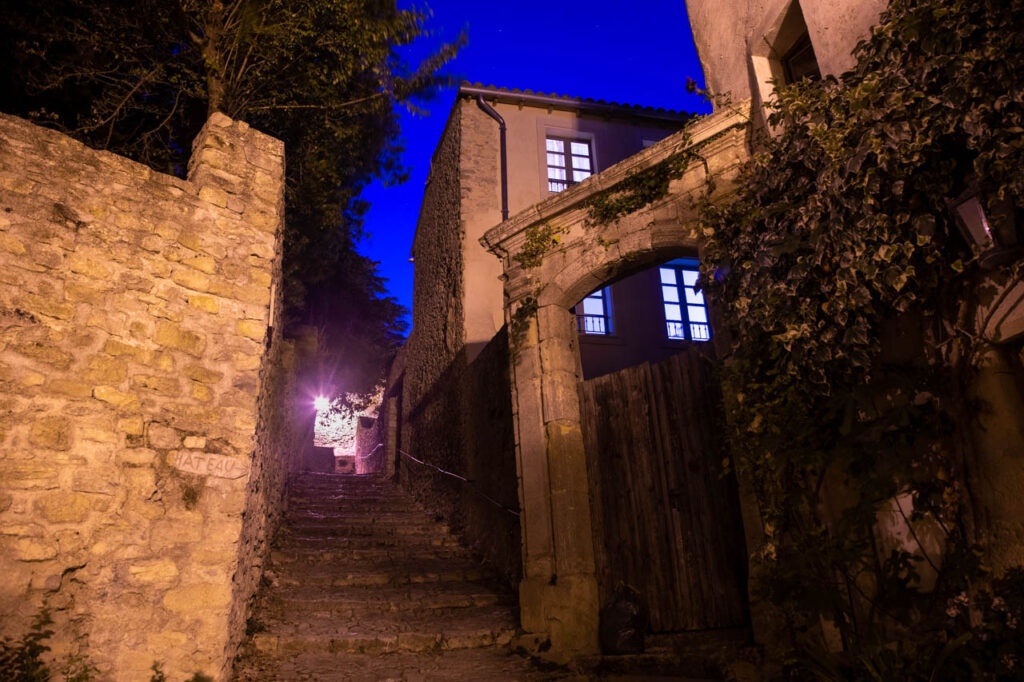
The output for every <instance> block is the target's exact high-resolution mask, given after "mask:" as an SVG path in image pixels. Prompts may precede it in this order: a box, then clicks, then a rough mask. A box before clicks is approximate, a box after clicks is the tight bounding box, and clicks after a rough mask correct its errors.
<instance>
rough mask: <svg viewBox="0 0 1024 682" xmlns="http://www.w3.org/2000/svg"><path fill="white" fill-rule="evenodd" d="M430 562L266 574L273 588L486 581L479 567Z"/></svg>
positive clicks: (269, 571)
mask: <svg viewBox="0 0 1024 682" xmlns="http://www.w3.org/2000/svg"><path fill="white" fill-rule="evenodd" d="M423 563H427V562H414V563H409V564H406V565H402V564H397V563H396V564H393V567H392V568H391V570H387V569H385V570H380V569H376V570H375V569H373V568H366V569H362V570H345V569H344V568H340V567H332V568H329V569H322V570H305V571H282V572H280V573H279V572H277V571H275V570H273V569H271V568H268V569H267V571H266V574H267V576H268V577H269V578H270V580H271V581H272V583H273V584H275V585H282V586H294V585H316V586H320V587H328V586H331V587H373V586H381V587H383V586H385V585H410V584H413V585H417V584H424V583H441V582H456V581H466V582H480V581H482V580H484V579H485V577H486V574H485V572H484V571H483V570H482V569H480V568H477V567H468V566H466V567H460V566H440V567H437V568H433V567H423V566H421V564H423Z"/></svg>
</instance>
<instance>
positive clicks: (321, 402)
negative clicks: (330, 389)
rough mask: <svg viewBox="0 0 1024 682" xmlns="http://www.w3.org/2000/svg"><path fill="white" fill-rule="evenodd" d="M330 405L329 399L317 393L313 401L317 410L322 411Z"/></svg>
mask: <svg viewBox="0 0 1024 682" xmlns="http://www.w3.org/2000/svg"><path fill="white" fill-rule="evenodd" d="M330 406H331V401H330V400H328V399H327V398H325V397H324V396H322V395H318V396H317V397H316V400H314V401H313V407H314V408H316V411H317V412H323V411H324V410H326V409H327V408H328V407H330Z"/></svg>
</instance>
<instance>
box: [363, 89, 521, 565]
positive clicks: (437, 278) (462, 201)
mask: <svg viewBox="0 0 1024 682" xmlns="http://www.w3.org/2000/svg"><path fill="white" fill-rule="evenodd" d="M470 106H472V107H475V106H476V105H475V104H472V103H469V102H462V103H461V104H459V103H457V104H456V106H455V108H454V109H453V111H452V116H451V118H450V119H449V121H448V125H447V127H446V129H445V132H444V134H443V135H442V138H441V142H440V144H439V145H438V148H437V151H436V152H435V153H434V158H433V162H432V164H431V171H430V179H429V181H428V184H427V188H426V191H425V192H424V198H423V206H422V209H421V212H420V221H419V224H418V226H417V231H416V238H415V243H414V245H413V253H414V254H415V257H416V275H415V295H414V298H413V320H414V324H413V329H412V333H411V334H410V336H409V340H408V341H407V342H406V344H405V347H404V348H403V351H402V354H401V357H400V358H399V359H398V360H396V362H395V364H394V365H393V367H392V372H391V377H390V383H389V386H388V389H387V391H386V396H388V397H386V399H385V401H384V404H383V405H382V408H381V413H380V416H379V418H378V424H380V427H381V428H380V431H381V434H382V437H384V438H386V439H390V442H389V443H387V444H386V445H385V447H384V448H382V455H383V456H384V459H385V461H384V462H383V464H384V466H385V468H390V467H391V464H390V462H391V461H395V460H396V459H397V460H398V461H399V462H400V464H399V471H398V474H399V480H400V481H401V482H402V484H403V485H405V486H407V487H408V488H409V489H410V490H412V491H413V492H414V494H415V495H416V496H417V497H418V498H419V499H420V500H421V501H422V502H423V503H424V504H426V505H428V506H429V507H430V508H431V509H433V510H434V511H436V512H438V513H440V514H441V515H443V516H444V517H445V519H446V520H447V522H448V523H449V524H450V525H451V526H452V528H453V529H455V530H456V531H457V532H460V533H461V534H462V535H463V538H464V539H465V540H466V541H467V542H468V543H469V544H471V545H474V546H476V547H477V548H478V549H479V550H481V552H482V553H484V554H485V555H486V556H487V557H488V558H490V559H491V560H492V561H493V562H494V563H495V564H496V565H498V566H499V569H500V570H501V571H502V572H503V573H506V574H514V575H518V566H519V536H518V534H517V531H518V519H517V518H516V517H515V516H513V515H511V514H509V513H508V512H506V511H504V510H501V509H498V510H497V513H496V512H495V510H494V509H495V508H493V507H491V506H490V505H489V504H488V503H486V502H481V499H482V498H479V497H478V496H476V495H474V494H473V493H472V492H470V490H468V489H467V488H466V484H464V483H461V482H459V481H457V480H456V479H454V478H450V477H447V476H443V475H440V474H438V473H437V472H436V471H434V470H433V469H429V468H427V467H423V466H422V465H419V464H415V463H413V462H410V461H409V460H408V459H405V458H402V457H401V456H400V455H398V453H397V448H398V446H399V444H398V441H400V444H401V448H402V449H403V450H405V451H406V452H409V453H410V454H412V455H414V456H416V457H418V458H420V459H423V460H425V461H427V462H430V463H431V464H434V465H436V466H439V467H441V468H443V469H446V470H448V471H453V472H457V473H459V474H462V475H468V476H471V477H473V478H476V479H479V480H478V481H476V484H478V485H479V486H481V489H485V490H487V491H489V492H488V493H487V494H489V495H491V496H492V497H497V498H500V499H502V500H504V501H505V503H507V504H510V505H512V506H515V503H516V493H515V491H516V481H515V464H514V459H513V457H512V450H511V446H510V445H509V447H507V448H504V446H503V443H507V444H511V440H512V439H511V407H510V400H509V392H508V391H509V389H508V380H507V375H508V370H507V363H508V360H507V357H505V355H507V349H508V345H507V342H504V343H503V345H501V346H500V348H499V349H498V350H494V349H491V350H490V352H486V351H485V355H486V357H483V356H481V357H482V358H483V359H482V360H481V358H477V360H480V362H473V363H471V364H470V363H468V362H467V352H466V331H465V330H466V312H465V311H466V308H465V306H466V300H467V288H468V287H470V286H483V285H482V284H479V283H478V282H475V281H474V282H473V283H472V284H470V280H468V279H467V277H468V275H467V258H468V256H467V255H466V251H467V249H466V246H465V245H466V244H467V243H468V242H467V234H466V230H467V229H468V227H467V223H466V214H465V208H464V207H465V206H466V204H467V202H470V203H471V199H472V197H471V196H470V195H471V194H472V192H471V188H472V187H477V188H478V189H479V187H478V185H479V181H480V180H481V177H482V176H479V175H473V174H471V175H465V173H467V172H470V171H467V166H474V163H472V159H470V161H469V162H467V158H468V157H467V149H466V147H467V143H466V141H465V139H464V137H463V135H464V133H465V132H466V129H465V128H464V127H463V126H464V125H465V124H466V122H467V119H466V117H465V116H464V115H463V113H464V112H463V110H464V109H467V108H468V107H470ZM481 114H482V112H481ZM488 124H490V126H488ZM473 131H475V132H473V134H474V135H476V134H478V133H480V132H481V131H486V132H487V133H489V134H491V136H492V137H494V139H496V134H497V133H496V128H495V127H493V121H491V120H490V119H486V121H475V123H474V128H473ZM485 147H486V149H487V150H489V151H479V154H483V155H491V156H495V158H496V151H495V150H496V147H493V146H487V145H483V146H481V149H484V148H485ZM476 165H479V164H476ZM488 168H489V170H488V171H487V172H489V173H490V174H491V176H493V178H494V179H496V177H497V175H496V170H495V168H496V166H495V164H493V163H491V164H489V165H488ZM478 172H482V171H479V169H478V170H477V171H472V173H478ZM488 177H490V176H488ZM492 189H493V187H492ZM495 192H496V190H495ZM495 192H491V193H492V194H494V193H495ZM497 216H498V217H500V212H499V213H498V214H497ZM472 245H473V246H474V247H476V248H477V250H479V251H481V252H482V251H483V250H482V249H481V248H480V247H479V244H478V243H477V242H476V241H475V240H473V242H472ZM489 257H490V256H489ZM490 258H491V259H492V260H496V259H493V257H490ZM491 284H492V285H494V288H496V289H498V290H499V293H500V283H498V282H497V280H494V282H492V283H491ZM499 326H500V325H499ZM492 333H493V332H492ZM479 345H480V348H477V349H476V352H477V353H479V352H481V348H483V346H484V345H485V344H483V343H482V344H479ZM488 348H490V346H488ZM479 384H486V386H485V388H486V392H484V393H481V394H477V393H475V392H471V389H472V388H473V387H474V386H476V385H479ZM396 391H401V397H400V399H399V397H398V396H397V395H396ZM504 406H508V407H507V409H505V407H504ZM399 410H400V412H401V414H400V415H398V414H395V411H399ZM495 415H497V416H495ZM503 418H504V419H505V421H504V422H503V421H502V419H503ZM491 419H493V420H496V421H497V422H499V424H500V425H504V427H505V428H506V429H507V433H506V432H504V431H502V430H501V428H500V426H499V427H495V428H490V426H489V421H488V420H491ZM398 429H401V435H400V436H399V435H398V432H397V430H398ZM489 434H493V436H492V435H489ZM506 435H507V438H505V440H503V437H504V436H506ZM369 447H372V446H371V445H370V444H369V443H367V444H366V448H369ZM503 448H504V449H503ZM364 450H365V448H364ZM481 504H483V505H484V506H485V507H489V508H487V509H483V508H482V507H481V508H479V509H478V506H479V505H481ZM477 512H480V513H479V514H478V513H477ZM495 518H498V519H499V522H498V523H491V521H492V520H494V519H495ZM510 522H511V523H510ZM513 582H514V579H513Z"/></svg>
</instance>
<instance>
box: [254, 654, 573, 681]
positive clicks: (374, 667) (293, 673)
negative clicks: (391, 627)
mask: <svg viewBox="0 0 1024 682" xmlns="http://www.w3.org/2000/svg"><path fill="white" fill-rule="evenodd" d="M566 677H567V673H565V672H564V671H559V670H550V671H541V670H537V669H536V668H534V667H533V666H532V665H531V664H530V661H529V660H528V659H526V658H524V657H522V656H518V655H516V654H513V653H511V652H509V651H508V649H507V648H502V647H488V648H483V649H459V650H435V651H430V652H418V653H413V652H397V653H389V654H384V655H377V654H348V655H343V654H331V653H325V652H310V653H301V654H295V655H292V656H286V657H283V658H280V659H278V658H271V659H269V660H268V659H267V658H265V657H262V656H259V655H254V656H253V657H252V658H251V659H249V660H247V661H245V663H244V664H243V665H241V666H239V668H238V669H237V677H236V679H237V680H238V682H266V681H267V680H282V681H283V680H311V681H312V680H316V681H317V682H379V681H380V680H410V681H411V680H425V681H427V680H428V681H429V682H466V681H467V680H474V681H481V682H483V681H486V682H548V681H551V680H561V679H565V678H566Z"/></svg>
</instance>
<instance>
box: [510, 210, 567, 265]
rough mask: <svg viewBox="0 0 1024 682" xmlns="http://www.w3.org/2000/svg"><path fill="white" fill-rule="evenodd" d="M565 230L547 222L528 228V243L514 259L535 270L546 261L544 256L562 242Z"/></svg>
mask: <svg viewBox="0 0 1024 682" xmlns="http://www.w3.org/2000/svg"><path fill="white" fill-rule="evenodd" d="M566 232H568V230H566V229H565V228H559V227H554V226H553V225H551V224H550V223H548V222H547V221H542V222H541V223H538V224H536V225H531V226H530V227H528V228H526V231H525V233H526V242H525V243H524V244H523V248H522V249H520V250H519V253H517V254H516V255H515V256H514V258H515V259H516V261H517V262H518V263H519V265H521V266H522V267H524V268H535V267H537V266H538V265H540V264H541V262H543V260H544V254H546V253H547V252H548V251H550V250H551V249H552V248H554V247H555V246H558V244H560V243H561V241H562V235H563V234H565V233H566Z"/></svg>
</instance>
